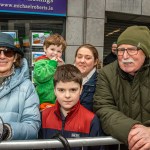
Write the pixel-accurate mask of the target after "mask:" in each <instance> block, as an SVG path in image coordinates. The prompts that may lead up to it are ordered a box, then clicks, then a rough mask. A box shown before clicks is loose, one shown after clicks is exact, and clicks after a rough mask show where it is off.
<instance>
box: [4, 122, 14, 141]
mask: <svg viewBox="0 0 150 150" xmlns="http://www.w3.org/2000/svg"><path fill="white" fill-rule="evenodd" d="M11 136H12V132H11V127H10V125H9V124H7V123H4V126H3V135H2V140H9V139H10V138H11Z"/></svg>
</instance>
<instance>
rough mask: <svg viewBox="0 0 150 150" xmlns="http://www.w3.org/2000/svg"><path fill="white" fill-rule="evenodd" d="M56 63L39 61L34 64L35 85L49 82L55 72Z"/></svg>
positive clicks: (53, 61)
mask: <svg viewBox="0 0 150 150" xmlns="http://www.w3.org/2000/svg"><path fill="white" fill-rule="evenodd" d="M56 67H57V61H55V60H45V59H44V60H39V61H37V62H35V64H34V71H33V80H34V82H35V84H37V83H43V82H47V81H49V80H50V79H51V78H52V77H53V76H54V73H55V71H56Z"/></svg>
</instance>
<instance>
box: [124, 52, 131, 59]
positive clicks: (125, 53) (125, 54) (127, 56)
mask: <svg viewBox="0 0 150 150" xmlns="http://www.w3.org/2000/svg"><path fill="white" fill-rule="evenodd" d="M129 57H130V56H129V54H128V52H127V50H125V51H124V53H123V58H129Z"/></svg>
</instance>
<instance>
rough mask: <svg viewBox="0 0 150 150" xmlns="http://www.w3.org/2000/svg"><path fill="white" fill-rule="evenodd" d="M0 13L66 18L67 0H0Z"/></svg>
mask: <svg viewBox="0 0 150 150" xmlns="http://www.w3.org/2000/svg"><path fill="white" fill-rule="evenodd" d="M0 12H11V13H22V14H40V15H51V16H66V12H67V0H0Z"/></svg>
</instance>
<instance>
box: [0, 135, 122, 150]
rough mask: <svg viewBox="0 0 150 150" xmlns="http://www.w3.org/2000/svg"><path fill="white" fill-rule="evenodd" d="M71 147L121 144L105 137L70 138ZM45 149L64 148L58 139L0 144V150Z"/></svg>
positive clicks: (4, 142)
mask: <svg viewBox="0 0 150 150" xmlns="http://www.w3.org/2000/svg"><path fill="white" fill-rule="evenodd" d="M67 140H68V142H69V144H70V147H83V146H97V145H114V144H121V142H119V141H118V140H116V139H114V138H112V137H111V136H105V137H92V138H91V137H86V138H85V137H84V138H68V139H67ZM44 148H63V145H62V143H61V142H60V141H58V140H56V139H49V140H14V141H2V142H0V149H3V150H9V149H11V150H13V149H20V150H21V149H44Z"/></svg>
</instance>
